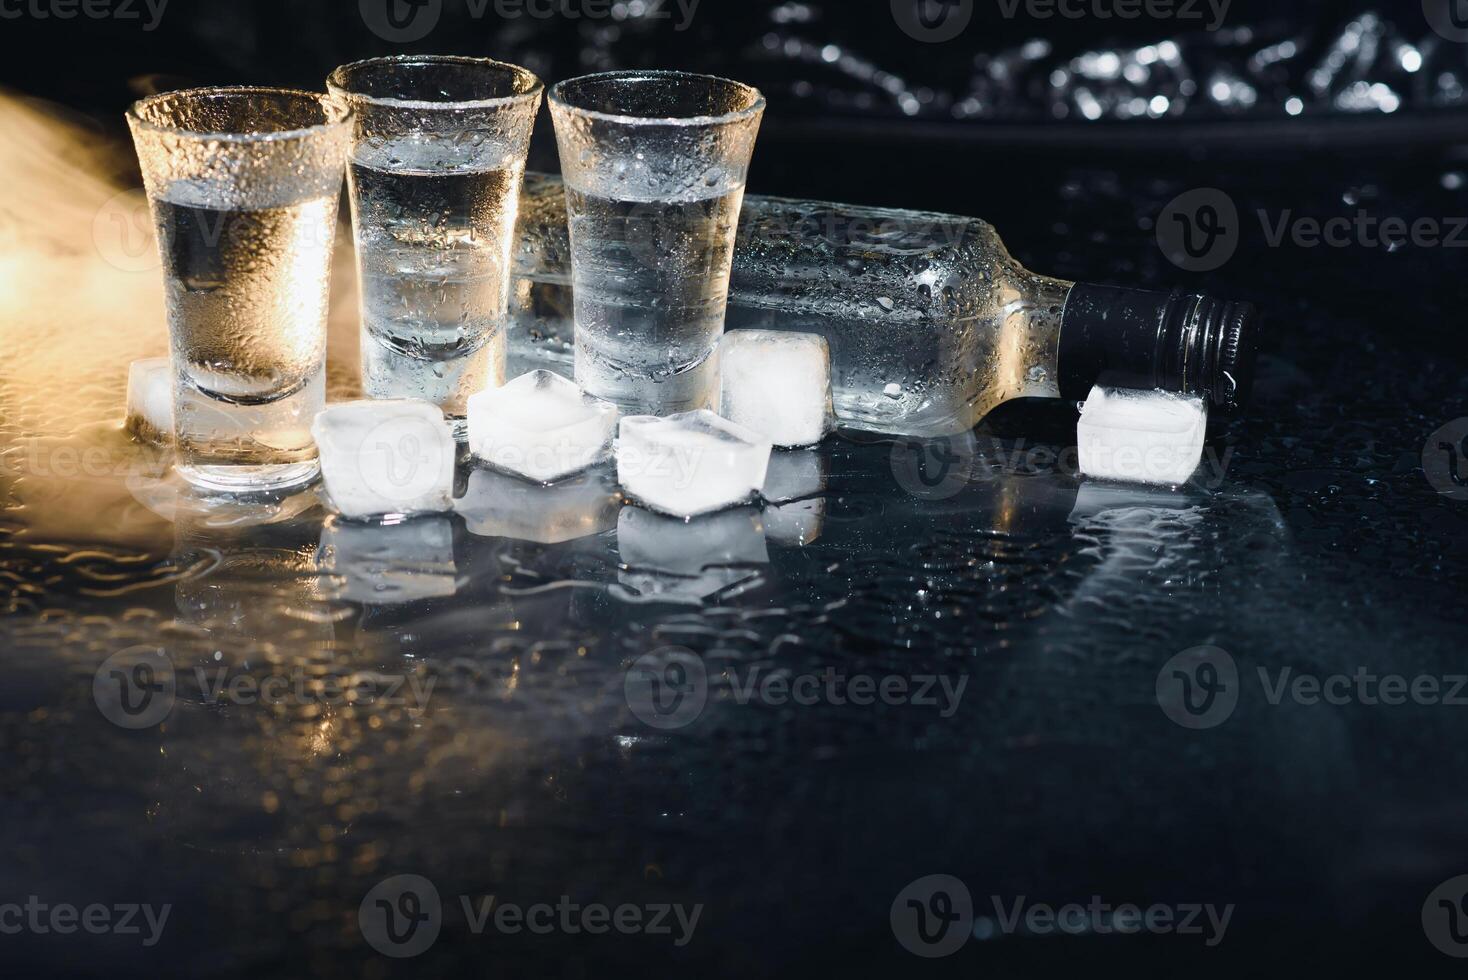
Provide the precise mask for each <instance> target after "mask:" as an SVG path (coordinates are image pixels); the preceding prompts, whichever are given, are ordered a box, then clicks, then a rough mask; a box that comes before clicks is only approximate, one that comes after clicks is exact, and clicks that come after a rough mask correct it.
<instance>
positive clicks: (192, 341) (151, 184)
mask: <svg viewBox="0 0 1468 980" xmlns="http://www.w3.org/2000/svg"><path fill="white" fill-rule="evenodd" d="M350 117H351V113H350V110H349V109H348V108H347V107H346V106H345V105H343V104H342V103H340V102H338V101H336V100H334V99H331V98H329V97H327V96H324V95H318V94H315V93H311V92H299V91H293V90H289V89H271V88H206V89H186V90H183V91H178V92H167V93H164V94H162V95H155V96H153V97H151V98H147V99H143V100H141V101H139V102H136V103H134V104H133V106H132V107H131V108H130V109H129V110H128V113H127V121H128V126H129V127H130V128H131V130H132V135H133V143H134V145H135V146H136V147H137V153H138V161H139V163H140V164H141V166H142V171H143V183H144V185H145V187H146V188H147V193H148V203H149V205H150V207H151V209H152V212H153V221H154V223H155V225H156V226H157V230H158V248H159V250H160V252H161V254H162V259H163V285H164V296H165V301H166V306H167V312H168V327H169V333H170V335H171V338H172V365H173V375H174V435H175V437H176V452H177V456H176V461H177V466H178V470H179V473H180V474H181V475H182V476H183V477H184V478H185V479H187V480H188V481H189V482H191V483H193V484H195V485H198V486H200V487H203V488H205V489H207V490H215V491H226V492H252V491H265V490H277V489H281V488H284V487H292V486H298V485H300V484H303V483H306V482H308V481H310V480H312V479H314V478H315V476H316V474H317V472H318V465H317V459H316V446H315V443H313V442H312V440H311V420H312V418H313V417H314V416H315V414H316V412H317V411H319V410H320V409H321V407H322V405H323V403H324V401H325V391H326V389H325V367H326V314H327V298H328V282H329V278H330V275H329V274H330V269H331V253H332V244H333V240H334V238H335V235H336V217H337V201H338V199H339V198H340V195H341V181H342V167H343V164H344V161H345V159H346V152H347V145H348V142H349V139H350V136H351V127H350Z"/></svg>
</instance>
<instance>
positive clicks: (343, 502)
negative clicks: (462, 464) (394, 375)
mask: <svg viewBox="0 0 1468 980" xmlns="http://www.w3.org/2000/svg"><path fill="white" fill-rule="evenodd" d="M311 435H312V437H313V438H315V440H316V446H317V448H318V449H319V450H320V451H321V477H322V480H323V481H324V482H325V484H326V493H327V496H329V497H330V498H331V502H332V503H333V504H334V505H335V506H336V509H337V510H338V511H340V512H341V514H342V516H343V517H350V518H359V519H361V518H370V517H390V516H402V515H408V514H424V513H431V512H434V511H444V510H448V509H449V506H450V504H451V502H452V498H453V489H454V439H453V436H452V435H451V434H450V431H449V426H448V423H447V422H446V421H445V420H444V417H443V412H442V411H441V410H440V409H439V408H438V406H436V405H430V404H429V403H428V402H425V401H418V400H416V399H384V400H380V401H373V400H365V401H354V402H342V403H340V404H336V405H328V406H327V407H326V408H325V409H323V410H322V411H321V412H320V413H318V414H317V416H316V419H315V421H313V422H312V423H311Z"/></svg>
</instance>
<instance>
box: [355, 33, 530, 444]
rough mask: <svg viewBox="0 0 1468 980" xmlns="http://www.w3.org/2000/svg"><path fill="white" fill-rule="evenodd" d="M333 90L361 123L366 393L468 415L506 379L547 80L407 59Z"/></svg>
mask: <svg viewBox="0 0 1468 980" xmlns="http://www.w3.org/2000/svg"><path fill="white" fill-rule="evenodd" d="M327 85H328V86H329V87H330V89H331V91H332V92H333V94H336V95H338V96H340V97H341V98H342V99H343V100H344V101H346V102H347V103H348V104H349V105H350V106H351V107H352V109H353V111H354V113H355V118H356V135H355V140H354V143H353V146H352V156H351V167H350V169H349V175H350V183H351V192H352V224H353V228H354V230H355V232H356V239H357V261H358V266H359V273H360V281H361V291H362V387H363V390H364V391H365V392H366V394H367V396H368V397H369V398H422V399H425V400H427V401H430V402H432V403H434V404H435V405H437V406H439V407H440V408H442V409H443V410H444V414H446V415H449V416H451V417H457V418H462V417H463V416H464V415H465V414H466V412H467V406H466V402H467V400H468V398H469V396H470V395H472V394H474V393H475V392H477V391H480V390H482V389H484V388H486V387H490V388H493V387H496V386H498V385H501V384H504V380H505V311H506V304H507V302H508V298H509V288H510V254H511V245H512V240H513V236H514V230H515V216H516V214H517V209H518V207H519V201H520V184H521V180H522V178H523V176H524V173H525V152H526V150H527V149H528V148H529V145H530V131H531V128H532V127H533V126H534V124H535V114H536V111H537V110H538V109H539V108H540V96H541V91H542V85H541V83H540V80H539V79H538V78H536V77H535V76H534V75H533V74H531V73H530V72H529V71H526V70H525V69H524V68H519V67H516V66H515V65H507V64H504V63H502V62H498V61H491V60H489V59H488V58H463V57H448V56H427V55H407V56H403V57H396V58H372V59H370V60H367V61H358V62H355V63H353V64H350V65H343V66H342V67H340V68H338V69H337V70H336V71H334V72H332V73H331V77H330V78H328V79H327ZM459 428H460V429H461V430H462V428H463V426H462V424H461V425H460V426H459ZM460 435H462V432H460Z"/></svg>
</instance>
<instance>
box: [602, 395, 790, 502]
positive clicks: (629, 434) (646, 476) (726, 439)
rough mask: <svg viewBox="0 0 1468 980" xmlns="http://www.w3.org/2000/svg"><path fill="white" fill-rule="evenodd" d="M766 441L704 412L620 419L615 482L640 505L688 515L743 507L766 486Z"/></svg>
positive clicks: (767, 450)
mask: <svg viewBox="0 0 1468 980" xmlns="http://www.w3.org/2000/svg"><path fill="white" fill-rule="evenodd" d="M769 462H770V443H769V440H767V439H765V438H764V437H762V436H760V435H758V434H757V433H755V432H752V431H750V430H749V429H746V428H745V427H744V426H742V425H736V424H735V423H733V422H730V421H729V420H728V419H723V418H720V417H719V416H717V415H715V414H714V413H713V412H710V411H708V410H707V409H699V410H698V411H695V412H682V413H679V414H677V415H669V416H668V417H667V418H656V417H654V416H651V415H633V416H629V417H628V418H624V419H623V420H622V424H621V427H620V429H619V439H618V441H617V481H618V482H619V483H621V484H622V487H623V489H625V490H626V491H627V492H628V493H630V494H631V495H632V496H634V497H636V498H637V499H638V500H639V501H641V502H642V503H644V504H646V505H647V506H649V507H651V508H653V509H654V510H660V511H662V512H664V513H666V514H673V515H675V516H678V517H691V516H693V515H695V514H706V513H708V512H710V511H715V510H721V509H723V508H725V507H730V506H732V505H734V504H738V503H742V502H744V501H746V500H748V499H749V498H750V497H751V496H753V495H754V493H755V492H756V491H758V490H759V489H760V487H762V486H764V482H765V472H766V470H767V468H768V466H769Z"/></svg>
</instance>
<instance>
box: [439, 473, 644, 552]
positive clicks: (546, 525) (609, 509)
mask: <svg viewBox="0 0 1468 980" xmlns="http://www.w3.org/2000/svg"><path fill="white" fill-rule="evenodd" d="M603 469H609V467H598V469H597V470H593V471H591V472H589V473H583V474H581V475H580V476H577V477H574V478H572V479H569V480H562V481H561V482H559V483H556V484H554V485H553V486H548V487H542V486H537V485H535V484H533V483H526V482H525V481H524V480H521V479H519V478H517V477H514V476H511V475H509V474H507V473H499V472H496V471H494V470H475V471H474V472H473V473H470V474H469V486H468V488H467V489H466V490H465V491H464V496H462V497H460V498H459V499H458V500H456V501H454V509H455V510H457V511H458V512H459V513H460V514H461V515H462V516H463V518H464V523H465V525H466V526H467V527H468V528H469V532H470V533H471V534H477V535H481V536H483V537H495V538H515V539H517V540H520V541H534V542H536V543H537V544H560V543H561V542H563V541H574V540H575V539H577V538H584V537H586V536H587V535H591V534H600V533H601V532H602V531H607V530H610V529H611V528H612V527H614V526H615V525H616V523H617V511H618V509H619V508H621V506H622V495H621V494H619V493H618V492H617V488H616V484H615V483H614V481H613V479H612V476H611V474H610V473H609V472H602V470H603Z"/></svg>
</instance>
